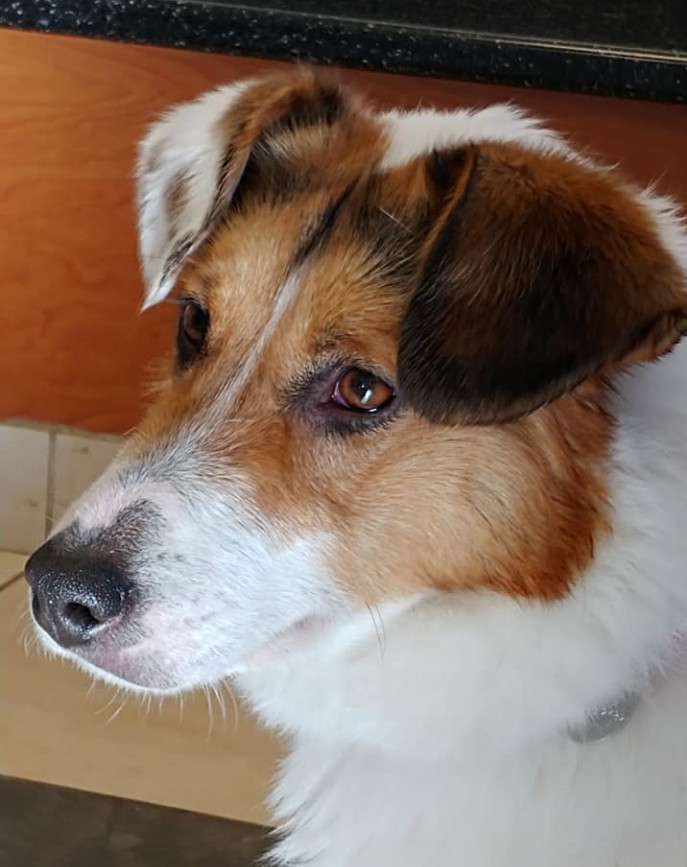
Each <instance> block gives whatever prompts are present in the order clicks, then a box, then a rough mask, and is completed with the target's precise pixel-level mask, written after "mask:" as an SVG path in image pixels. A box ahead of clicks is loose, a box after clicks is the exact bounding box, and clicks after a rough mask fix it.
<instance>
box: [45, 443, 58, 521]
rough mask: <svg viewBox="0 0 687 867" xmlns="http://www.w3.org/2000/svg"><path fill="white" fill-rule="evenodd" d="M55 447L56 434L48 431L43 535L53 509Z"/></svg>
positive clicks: (52, 514) (51, 516) (51, 518)
mask: <svg viewBox="0 0 687 867" xmlns="http://www.w3.org/2000/svg"><path fill="white" fill-rule="evenodd" d="M56 449H57V434H56V433H55V431H54V430H51V431H50V434H49V437H48V477H47V479H46V482H45V537H46V538H47V537H48V535H49V534H50V530H51V529H52V525H53V517H54V511H55V451H56Z"/></svg>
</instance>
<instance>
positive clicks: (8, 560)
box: [0, 551, 26, 590]
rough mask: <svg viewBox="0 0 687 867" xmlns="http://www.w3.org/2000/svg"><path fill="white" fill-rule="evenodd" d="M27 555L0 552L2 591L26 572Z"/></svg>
mask: <svg viewBox="0 0 687 867" xmlns="http://www.w3.org/2000/svg"><path fill="white" fill-rule="evenodd" d="M24 563H26V555H25V554H14V553H12V552H10V551H0V590H2V588H3V587H4V586H5V585H6V584H7V583H8V582H9V581H12V580H13V579H14V578H16V577H17V575H21V573H22V572H23V571H24Z"/></svg>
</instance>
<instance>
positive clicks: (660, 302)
mask: <svg viewBox="0 0 687 867" xmlns="http://www.w3.org/2000/svg"><path fill="white" fill-rule="evenodd" d="M428 173H429V175H430V176H431V177H432V178H433V179H434V186H435V189H441V188H442V187H444V190H445V192H444V194H443V204H441V205H440V207H439V208H438V210H437V211H436V214H437V215H436V217H435V218H434V221H433V223H432V225H431V227H430V230H429V232H428V234H427V242H426V246H425V249H424V252H423V253H422V256H421V262H422V267H421V273H420V275H419V279H418V283H417V289H416V291H415V292H414V294H413V297H412V299H411V301H410V304H409V307H408V310H407V313H406V316H405V320H404V322H403V326H402V335H401V342H400V350H399V381H400V386H401V390H402V392H403V395H404V397H405V399H406V400H407V402H408V403H409V404H410V405H411V406H413V407H414V408H415V409H416V410H417V411H419V412H420V413H421V414H422V415H425V416H426V417H428V418H429V419H431V420H433V421H437V422H453V421H456V420H458V419H460V420H461V421H464V422H468V423H474V424H490V423H496V422H503V421H508V420H511V419H514V418H517V417H520V416H522V415H525V414H527V413H529V412H531V411H533V410H534V409H537V408H538V407H540V406H542V405H544V404H546V403H549V402H551V401H552V400H555V399H556V398H558V397H560V396H561V395H562V394H564V393H565V392H567V391H570V390H571V389H573V388H574V387H575V386H576V385H578V384H579V383H581V382H582V381H583V380H585V379H586V378H587V377H588V376H590V375H591V374H592V373H594V372H595V371H600V370H602V369H606V368H609V367H612V366H614V365H616V364H618V363H622V362H624V361H626V362H627V361H636V360H645V359H648V358H654V357H656V356H657V355H659V354H661V353H662V352H664V351H665V350H666V349H668V348H670V347H671V346H672V345H673V344H674V343H675V342H676V341H677V340H679V339H680V337H681V336H682V334H684V333H685V330H686V328H687V294H685V287H684V276H683V274H682V273H681V271H680V269H679V267H678V265H677V264H676V263H675V261H674V260H673V258H672V256H671V255H670V253H669V252H668V251H667V250H665V249H664V247H663V246H662V244H661V242H660V241H659V239H658V237H657V234H656V231H655V229H654V227H653V225H652V224H651V221H650V219H649V217H648V215H647V213H646V212H645V211H644V209H643V208H642V207H641V205H640V204H639V203H638V202H637V200H636V197H635V196H634V195H633V192H632V191H631V190H630V189H629V188H627V187H625V186H624V185H623V184H622V182H620V181H618V180H617V179H616V178H615V177H614V176H613V175H611V174H610V173H603V174H602V173H601V172H599V171H595V170H592V169H589V168H585V167H584V166H582V165H580V164H579V163H576V162H575V161H573V160H571V159H568V158H566V157H564V156H560V155H554V154H543V153H541V154H538V153H532V152H527V151H524V150H522V149H521V148H519V147H517V146H515V145H505V144H504V145H498V144H494V145H484V146H481V147H479V148H475V147H467V148H457V149H454V150H453V151H449V152H444V153H443V154H435V155H433V156H432V157H430V158H429V160H428ZM430 186H431V184H430ZM438 198H439V201H442V197H441V196H439V197H438Z"/></svg>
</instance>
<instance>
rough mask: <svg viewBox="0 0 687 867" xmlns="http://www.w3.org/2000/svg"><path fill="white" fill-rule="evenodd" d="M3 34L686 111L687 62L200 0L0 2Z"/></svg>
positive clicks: (601, 48) (647, 54)
mask: <svg viewBox="0 0 687 867" xmlns="http://www.w3.org/2000/svg"><path fill="white" fill-rule="evenodd" d="M323 5H326V0H324V2H323ZM0 26H7V27H17V28H21V29H26V30H40V31H43V32H46V33H62V34H69V35H74V36H87V37H93V38H101V39H114V40H119V41H124V42H134V43H142V44H148V45H160V46H168V47H176V48H189V49H195V50H200V51H213V52H223V53H228V54H240V55H246V56H252V57H261V58H270V59H273V60H298V61H306V62H310V63H320V64H328V65H333V66H344V67H346V66H347V67H353V68H357V69H369V70H376V71H380V72H396V73H404V74H407V75H427V76H435V77H442V78H457V79H462V80H464V81H474V82H482V83H489V84H509V85H519V86H521V87H535V88H544V89H549V90H560V91H567V92H578V93H589V94H598V95H604V96H621V97H634V98H637V99H650V100H658V101H665V102H687V55H676V54H667V53H665V54H664V53H651V52H647V51H638V50H633V49H631V48H624V47H608V46H594V45H591V44H585V45H580V44H572V43H565V42H551V41H541V42H538V41H536V40H523V39H515V38H511V37H508V38H505V37H501V36H498V35H496V34H487V33H469V32H464V31H459V30H438V29H435V28H422V27H407V26H401V25H395V24H387V23H377V22H368V21H358V20H352V19H343V18H334V17H330V16H325V15H322V16H316V15H307V14H301V13H296V12H293V13H291V12H283V11H273V10H269V9H252V8H250V7H248V6H226V5H217V4H216V3H212V2H207V3H206V2H203V0H4V3H3V4H2V5H1V6H0Z"/></svg>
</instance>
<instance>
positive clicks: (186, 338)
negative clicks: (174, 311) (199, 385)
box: [177, 299, 209, 367]
mask: <svg viewBox="0 0 687 867" xmlns="http://www.w3.org/2000/svg"><path fill="white" fill-rule="evenodd" d="M208 324H209V316H208V312H207V310H205V308H203V307H201V306H200V304H198V303H197V302H196V301H191V300H190V299H185V300H184V301H182V302H181V312H180V313H179V329H178V333H177V350H178V353H179V361H180V363H181V365H182V367H183V366H186V365H187V364H190V363H191V362H192V361H193V359H194V358H195V357H196V356H197V355H198V353H199V352H200V351H201V350H202V348H203V345H204V343H205V336H206V334H207V330H208Z"/></svg>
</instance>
